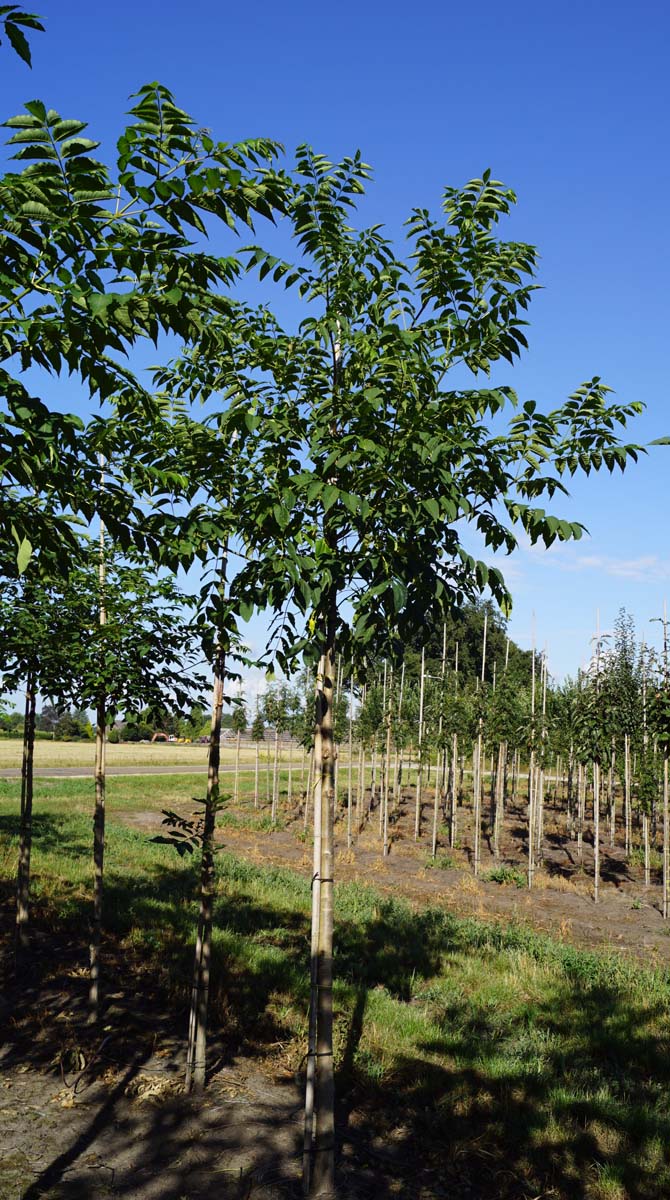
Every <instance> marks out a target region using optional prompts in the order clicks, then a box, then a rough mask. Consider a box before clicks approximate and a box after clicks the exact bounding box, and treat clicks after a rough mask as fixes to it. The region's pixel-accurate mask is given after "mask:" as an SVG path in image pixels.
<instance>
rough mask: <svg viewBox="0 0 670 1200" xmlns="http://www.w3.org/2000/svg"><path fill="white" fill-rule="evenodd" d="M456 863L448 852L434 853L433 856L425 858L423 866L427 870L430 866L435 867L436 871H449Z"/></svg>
mask: <svg viewBox="0 0 670 1200" xmlns="http://www.w3.org/2000/svg"><path fill="white" fill-rule="evenodd" d="M456 865H457V864H456V863H455V862H454V860H453V858H452V857H451V855H450V854H436V855H435V858H432V857H431V858H427V859H426V861H425V863H424V866H425V867H426V868H427V869H428V870H430V869H431V868H432V867H436V868H437V870H438V871H449V870H451V868H452V867H455V866H456Z"/></svg>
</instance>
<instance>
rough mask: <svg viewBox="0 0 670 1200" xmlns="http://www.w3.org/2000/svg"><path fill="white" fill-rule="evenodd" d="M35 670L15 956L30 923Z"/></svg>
mask: <svg viewBox="0 0 670 1200" xmlns="http://www.w3.org/2000/svg"><path fill="white" fill-rule="evenodd" d="M36 699H37V697H36V678H35V668H34V666H32V665H31V666H30V667H29V668H28V676H27V679H26V703H25V709H24V717H23V757H22V760H21V818H20V825H19V866H18V871H17V877H16V952H17V958H18V957H20V954H21V951H22V950H27V949H28V944H29V935H28V925H29V920H30V854H31V850H32V841H33V756H34V750H35V702H36Z"/></svg>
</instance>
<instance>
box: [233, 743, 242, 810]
mask: <svg viewBox="0 0 670 1200" xmlns="http://www.w3.org/2000/svg"><path fill="white" fill-rule="evenodd" d="M241 738H242V734H241V732H240V730H239V729H238V731H237V736H236V738H235V796H234V799H235V803H236V804H237V803H238V801H239V798H240V741H241Z"/></svg>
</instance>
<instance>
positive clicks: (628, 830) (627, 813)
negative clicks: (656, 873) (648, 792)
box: [623, 733, 633, 858]
mask: <svg viewBox="0 0 670 1200" xmlns="http://www.w3.org/2000/svg"><path fill="white" fill-rule="evenodd" d="M623 753H624V766H623V791H624V798H623V803H624V826H625V835H624V836H625V850H626V858H628V856H629V854H630V851H631V840H632V832H633V830H632V804H631V794H630V734H628V733H625V734H624V739H623Z"/></svg>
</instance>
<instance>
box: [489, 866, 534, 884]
mask: <svg viewBox="0 0 670 1200" xmlns="http://www.w3.org/2000/svg"><path fill="white" fill-rule="evenodd" d="M482 878H483V879H486V880H488V881H489V882H490V883H500V884H502V885H503V886H504V887H509V886H510V885H513V886H514V887H518V888H525V887H527V886H528V879H527V876H526V875H524V873H523V871H520V870H519V868H518V867H509V866H505V865H504V864H503V865H501V866H499V867H493V868H492V869H491V870H490V871H487V873H486V874H485V875H483V876H482Z"/></svg>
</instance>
